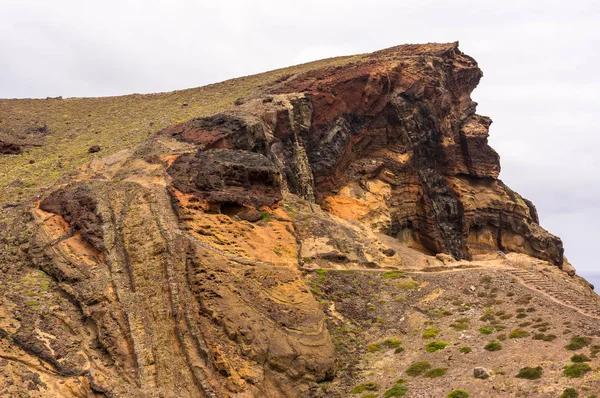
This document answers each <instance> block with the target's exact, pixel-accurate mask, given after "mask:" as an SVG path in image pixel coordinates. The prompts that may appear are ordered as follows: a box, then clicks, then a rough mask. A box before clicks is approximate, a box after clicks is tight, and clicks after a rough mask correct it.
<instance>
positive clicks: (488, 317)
mask: <svg viewBox="0 0 600 398" xmlns="http://www.w3.org/2000/svg"><path fill="white" fill-rule="evenodd" d="M495 319H496V317H495V316H494V314H491V313H489V312H486V313H485V314H483V315H482V316H481V318H479V320H480V321H483V322H487V321H493V320H495Z"/></svg>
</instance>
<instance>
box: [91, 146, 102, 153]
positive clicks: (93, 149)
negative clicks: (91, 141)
mask: <svg viewBox="0 0 600 398" xmlns="http://www.w3.org/2000/svg"><path fill="white" fill-rule="evenodd" d="M101 150H102V148H100V145H92V146H91V147H90V148H89V149H88V153H96V152H100V151H101Z"/></svg>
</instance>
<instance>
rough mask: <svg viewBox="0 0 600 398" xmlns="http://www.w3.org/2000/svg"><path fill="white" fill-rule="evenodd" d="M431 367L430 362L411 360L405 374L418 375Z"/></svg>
mask: <svg viewBox="0 0 600 398" xmlns="http://www.w3.org/2000/svg"><path fill="white" fill-rule="evenodd" d="M430 368H431V364H430V363H429V362H428V361H419V362H413V363H412V364H411V365H410V366H409V367H408V369H406V374H407V375H409V376H413V377H416V376H420V375H421V374H422V373H423V372H425V371H427V370H429V369H430Z"/></svg>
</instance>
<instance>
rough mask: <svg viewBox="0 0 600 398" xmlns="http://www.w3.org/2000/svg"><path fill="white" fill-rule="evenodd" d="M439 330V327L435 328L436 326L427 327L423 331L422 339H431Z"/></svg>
mask: <svg viewBox="0 0 600 398" xmlns="http://www.w3.org/2000/svg"><path fill="white" fill-rule="evenodd" d="M439 332H440V331H439V329H437V328H429V329H426V330H425V331H424V332H423V338H424V339H433V338H434V337H436V336H437V335H438V333H439Z"/></svg>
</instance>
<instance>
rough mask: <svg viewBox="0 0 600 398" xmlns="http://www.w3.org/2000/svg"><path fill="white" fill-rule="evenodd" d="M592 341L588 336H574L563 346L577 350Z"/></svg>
mask: <svg viewBox="0 0 600 398" xmlns="http://www.w3.org/2000/svg"><path fill="white" fill-rule="evenodd" d="M591 343H592V339H591V338H589V337H581V336H574V337H571V342H570V343H569V344H567V345H566V346H565V348H566V349H567V350H570V351H577V350H580V349H582V348H583V347H587V346H589V345H590V344H591Z"/></svg>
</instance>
